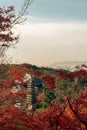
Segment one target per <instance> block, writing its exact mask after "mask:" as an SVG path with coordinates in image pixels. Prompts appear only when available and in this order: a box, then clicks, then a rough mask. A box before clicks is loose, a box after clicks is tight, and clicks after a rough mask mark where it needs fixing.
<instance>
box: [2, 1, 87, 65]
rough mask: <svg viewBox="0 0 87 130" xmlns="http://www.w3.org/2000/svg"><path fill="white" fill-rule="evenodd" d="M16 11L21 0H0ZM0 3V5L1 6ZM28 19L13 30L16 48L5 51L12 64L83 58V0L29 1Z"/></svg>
mask: <svg viewBox="0 0 87 130" xmlns="http://www.w3.org/2000/svg"><path fill="white" fill-rule="evenodd" d="M0 1H1V4H2V5H6V4H7V5H9V4H10V5H15V9H16V11H18V10H20V7H21V6H22V3H23V0H20V1H18V0H0ZM1 4H0V5H1ZM27 16H29V17H28V19H27V21H26V23H24V24H23V25H19V26H18V27H17V28H16V29H17V30H18V32H19V34H20V41H19V44H17V45H16V49H12V48H11V49H10V50H9V51H8V54H9V55H11V56H12V57H13V61H14V62H16V63H22V62H26V63H31V64H35V65H46V66H47V65H49V64H51V63H54V62H59V61H72V60H74V61H76V60H77V61H79V60H87V0H33V2H32V4H31V6H30V8H29V13H27Z"/></svg>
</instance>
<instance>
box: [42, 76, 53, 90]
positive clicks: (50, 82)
mask: <svg viewBox="0 0 87 130" xmlns="http://www.w3.org/2000/svg"><path fill="white" fill-rule="evenodd" d="M42 79H43V80H44V81H45V82H46V85H47V86H48V87H49V88H55V78H54V77H51V76H44V77H43V78H42Z"/></svg>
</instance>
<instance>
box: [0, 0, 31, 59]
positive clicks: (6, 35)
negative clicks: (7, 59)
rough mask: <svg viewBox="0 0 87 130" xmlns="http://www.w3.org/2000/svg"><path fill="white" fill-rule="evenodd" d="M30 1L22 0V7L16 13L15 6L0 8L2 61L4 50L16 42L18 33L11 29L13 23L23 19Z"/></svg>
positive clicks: (0, 53)
mask: <svg viewBox="0 0 87 130" xmlns="http://www.w3.org/2000/svg"><path fill="white" fill-rule="evenodd" d="M30 3H31V0H24V4H23V7H21V10H20V11H19V13H18V14H16V13H15V7H14V6H9V7H7V8H0V60H1V62H2V61H3V57H4V56H5V52H6V50H7V49H8V48H9V47H11V46H13V45H14V44H16V43H17V42H18V39H19V35H16V34H15V33H14V31H13V28H14V26H15V25H17V24H20V23H22V22H24V21H25V17H24V15H25V14H26V11H27V9H28V7H29V5H30Z"/></svg>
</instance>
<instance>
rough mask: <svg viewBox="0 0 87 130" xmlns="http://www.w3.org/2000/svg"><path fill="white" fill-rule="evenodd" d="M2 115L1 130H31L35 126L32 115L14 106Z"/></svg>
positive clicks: (0, 113)
mask: <svg viewBox="0 0 87 130" xmlns="http://www.w3.org/2000/svg"><path fill="white" fill-rule="evenodd" d="M0 115H1V116H0V129H2V130H21V129H29V128H31V127H32V125H33V121H32V118H31V115H28V114H26V113H25V112H23V111H21V110H20V109H19V108H17V107H14V106H10V107H8V108H6V109H4V110H3V111H2V112H1V111H0Z"/></svg>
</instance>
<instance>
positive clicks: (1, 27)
mask: <svg viewBox="0 0 87 130" xmlns="http://www.w3.org/2000/svg"><path fill="white" fill-rule="evenodd" d="M15 18H16V15H15V13H14V7H13V6H9V7H8V8H7V9H3V8H0V42H1V43H2V44H1V46H5V47H9V46H10V45H11V44H12V42H16V41H17V40H18V36H14V35H13V32H12V23H13V21H14V19H15Z"/></svg>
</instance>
